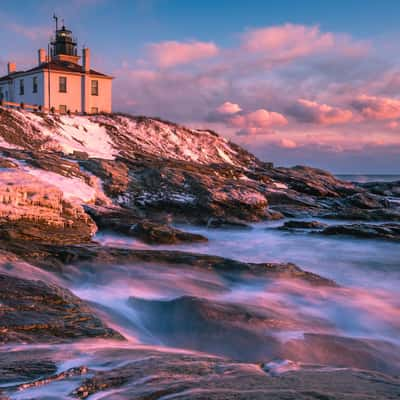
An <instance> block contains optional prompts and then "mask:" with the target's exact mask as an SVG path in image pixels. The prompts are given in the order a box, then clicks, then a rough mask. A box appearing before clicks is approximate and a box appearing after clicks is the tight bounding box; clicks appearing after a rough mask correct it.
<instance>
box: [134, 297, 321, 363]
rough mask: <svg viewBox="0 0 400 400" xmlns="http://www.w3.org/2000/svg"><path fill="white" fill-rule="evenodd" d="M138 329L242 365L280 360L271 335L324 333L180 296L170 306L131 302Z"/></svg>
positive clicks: (268, 310)
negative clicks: (297, 332) (143, 329)
mask: <svg viewBox="0 0 400 400" xmlns="http://www.w3.org/2000/svg"><path fill="white" fill-rule="evenodd" d="M129 305H130V306H131V307H133V308H134V310H135V314H136V315H137V316H138V318H139V319H140V321H141V323H142V324H143V325H144V326H145V327H146V329H148V330H149V331H150V332H152V333H153V334H154V335H155V336H156V337H158V338H160V339H161V341H162V342H163V343H165V344H167V345H168V346H171V347H179V348H186V349H193V350H200V351H203V352H207V353H212V354H217V355H221V356H225V357H231V358H234V359H238V360H242V361H243V360H245V361H260V360H262V359H266V358H267V359H268V358H274V357H277V356H279V355H280V354H281V344H280V342H279V341H278V340H277V339H276V338H275V337H274V336H273V332H274V331H275V330H292V331H294V330H302V329H304V328H305V327H306V326H307V325H308V324H309V325H310V326H311V325H313V326H315V327H320V328H321V327H326V325H327V324H326V323H325V322H324V321H322V320H319V319H317V318H311V319H310V318H307V317H305V316H303V315H300V314H299V315H298V316H297V317H288V316H287V315H284V314H282V313H280V312H279V311H276V310H274V308H273V307H267V306H265V307H264V306H260V307H254V306H251V305H245V304H239V303H232V302H218V301H211V300H207V299H205V298H198V297H189V296H183V297H179V298H177V299H173V300H166V301H160V300H143V299H138V298H130V299H129Z"/></svg>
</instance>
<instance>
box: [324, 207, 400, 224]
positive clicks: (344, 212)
mask: <svg viewBox="0 0 400 400" xmlns="http://www.w3.org/2000/svg"><path fill="white" fill-rule="evenodd" d="M320 215H321V217H323V218H327V219H342V220H350V221H400V210H398V209H394V208H393V209H391V208H381V209H376V210H365V209H360V208H348V207H343V208H341V209H338V210H336V211H333V212H332V211H330V212H325V213H321V214H320Z"/></svg>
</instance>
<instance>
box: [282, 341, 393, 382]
mask: <svg viewBox="0 0 400 400" xmlns="http://www.w3.org/2000/svg"><path fill="white" fill-rule="evenodd" d="M284 352H285V356H286V358H289V359H292V360H298V361H301V362H304V363H318V364H325V365H331V366H335V367H342V368H343V367H347V368H349V367H350V368H361V369H370V370H375V371H380V372H384V373H388V374H399V372H400V356H399V354H400V348H399V347H398V346H396V345H394V344H392V343H390V342H385V341H383V340H369V339H358V338H349V337H343V336H334V335H323V334H314V333H306V334H305V335H304V337H303V338H302V339H293V340H290V341H288V342H286V343H285V348H284Z"/></svg>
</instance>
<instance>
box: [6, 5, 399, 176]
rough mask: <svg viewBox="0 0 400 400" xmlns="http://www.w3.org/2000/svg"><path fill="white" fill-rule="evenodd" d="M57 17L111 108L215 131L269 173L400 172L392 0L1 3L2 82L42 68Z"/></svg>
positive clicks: (395, 15) (395, 14) (396, 27)
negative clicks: (83, 51) (106, 85)
mask: <svg viewBox="0 0 400 400" xmlns="http://www.w3.org/2000/svg"><path fill="white" fill-rule="evenodd" d="M54 12H56V13H57V15H58V16H59V17H60V18H63V19H64V21H65V25H66V26H67V27H68V28H69V29H71V30H72V31H73V33H74V35H75V36H76V37H77V38H78V42H79V46H80V47H82V46H83V45H85V46H88V47H90V48H91V51H92V63H93V68H95V69H97V70H99V71H100V72H104V73H108V74H111V75H113V76H114V77H115V80H114V93H113V108H114V110H115V111H121V112H127V113H131V114H135V115H148V116H156V117H160V118H164V119H167V120H171V121H174V122H178V123H182V124H186V125H188V126H191V127H194V128H207V129H212V130H214V131H216V132H218V133H220V134H222V135H224V136H226V137H227V138H228V139H230V140H232V141H234V142H236V143H238V144H240V145H242V146H244V147H245V148H246V149H248V150H250V151H252V152H254V153H255V154H256V155H257V156H258V157H260V158H261V159H263V160H265V161H272V162H274V163H275V164H276V165H287V166H291V165H298V164H302V165H310V166H314V167H318V168H323V169H327V170H329V171H331V172H333V173H338V174H346V173H349V174H400V24H399V23H398V19H399V15H400V2H399V1H397V0H384V1H382V2H378V1H376V0H346V1H344V0H336V1H321V0H268V1H265V0H247V1H242V0H235V1H232V0H230V1H226V0H202V1H196V0H193V1H187V0H185V1H183V0H130V1H128V0H69V1H67V2H59V1H50V0H41V1H38V0H25V1H18V0H14V1H13V2H2V4H1V8H0V70H2V71H3V72H4V74H5V72H6V63H7V61H9V60H10V61H16V62H17V65H18V67H19V68H21V69H23V68H28V67H32V66H33V65H34V64H35V63H36V58H37V49H38V48H40V47H45V48H47V43H48V41H49V37H50V36H51V34H52V31H53V30H54V23H53V21H52V15H53V13H54ZM0 75H3V74H0Z"/></svg>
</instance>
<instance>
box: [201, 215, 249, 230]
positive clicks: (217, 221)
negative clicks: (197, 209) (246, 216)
mask: <svg viewBox="0 0 400 400" xmlns="http://www.w3.org/2000/svg"><path fill="white" fill-rule="evenodd" d="M207 228H214V229H251V226H250V225H248V224H246V223H245V222H243V221H241V220H238V219H235V218H214V217H212V218H210V219H209V220H208V221H207Z"/></svg>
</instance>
